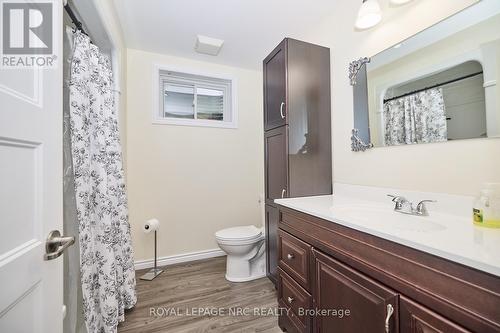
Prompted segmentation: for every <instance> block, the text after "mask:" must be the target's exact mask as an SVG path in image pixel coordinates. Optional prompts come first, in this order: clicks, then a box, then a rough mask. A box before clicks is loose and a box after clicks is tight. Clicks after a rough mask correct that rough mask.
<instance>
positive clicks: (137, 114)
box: [126, 49, 264, 260]
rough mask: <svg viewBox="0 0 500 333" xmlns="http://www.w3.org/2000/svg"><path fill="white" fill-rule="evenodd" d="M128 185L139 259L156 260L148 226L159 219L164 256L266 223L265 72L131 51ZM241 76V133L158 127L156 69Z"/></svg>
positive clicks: (207, 245) (198, 247) (214, 245)
mask: <svg viewBox="0 0 500 333" xmlns="http://www.w3.org/2000/svg"><path fill="white" fill-rule="evenodd" d="M127 63H128V65H127V161H126V163H127V186H128V199H129V213H130V224H131V227H132V238H133V244H134V249H135V259H136V260H143V259H150V258H152V256H153V239H152V235H145V234H144V233H143V232H142V229H141V228H142V225H143V223H144V221H146V220H147V219H150V218H152V217H156V218H158V219H159V220H160V221H161V223H162V225H161V230H160V231H159V235H158V237H159V238H158V241H159V253H158V255H159V256H160V257H163V256H169V255H176V254H181V253H187V252H194V251H199V250H207V249H215V248H217V243H216V242H215V239H214V233H215V232H216V231H217V230H219V229H222V228H227V227H232V226H238V225H249V224H255V225H257V226H259V225H262V207H261V205H260V204H259V197H260V195H261V193H263V191H264V190H263V183H264V180H263V178H264V177H263V165H264V160H263V159H264V156H263V155H264V152H263V146H264V143H263V128H262V122H263V121H262V73H261V72H258V71H252V70H245V69H239V68H234V67H227V66H222V65H216V64H212V63H207V62H200V61H194V60H188V59H184V58H178V57H172V56H167V55H160V54H154V53H148V52H143V51H139V50H132V49H129V50H128V52H127ZM154 64H160V65H164V66H167V67H168V66H174V67H176V68H178V67H180V68H186V69H188V70H191V71H192V70H199V71H201V72H204V73H207V72H208V73H217V74H227V75H230V76H233V77H236V78H237V83H238V87H237V91H238V96H237V98H238V128H237V129H221V128H208V127H187V126H175V125H153V124H152V108H153V107H154V105H153V97H152V96H153V89H157V87H154V86H153V65H154Z"/></svg>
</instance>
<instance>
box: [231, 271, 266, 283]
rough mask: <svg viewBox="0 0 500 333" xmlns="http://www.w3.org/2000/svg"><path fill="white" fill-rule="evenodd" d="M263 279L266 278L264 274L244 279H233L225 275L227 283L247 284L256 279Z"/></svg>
mask: <svg viewBox="0 0 500 333" xmlns="http://www.w3.org/2000/svg"><path fill="white" fill-rule="evenodd" d="M263 277H266V272H264V273H261V274H256V275H255V276H249V277H246V278H236V277H235V278H233V277H230V276H227V274H226V280H228V281H229V282H248V281H253V280H257V279H262V278H263Z"/></svg>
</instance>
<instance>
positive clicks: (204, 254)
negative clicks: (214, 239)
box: [134, 249, 226, 270]
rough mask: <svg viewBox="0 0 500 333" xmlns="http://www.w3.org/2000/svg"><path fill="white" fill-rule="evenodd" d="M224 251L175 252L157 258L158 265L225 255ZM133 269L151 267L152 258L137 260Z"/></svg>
mask: <svg viewBox="0 0 500 333" xmlns="http://www.w3.org/2000/svg"><path fill="white" fill-rule="evenodd" d="M225 255H226V253H225V252H224V251H222V250H221V249H212V250H203V251H197V252H189V253H182V254H175V255H172V256H167V257H161V258H158V266H160V267H161V266H168V265H174V264H180V263H183V262H190V261H196V260H202V259H209V258H215V257H222V256H225ZM134 266H135V269H136V270H138V269H145V268H152V267H153V266H154V259H146V260H138V261H136V262H135V263H134Z"/></svg>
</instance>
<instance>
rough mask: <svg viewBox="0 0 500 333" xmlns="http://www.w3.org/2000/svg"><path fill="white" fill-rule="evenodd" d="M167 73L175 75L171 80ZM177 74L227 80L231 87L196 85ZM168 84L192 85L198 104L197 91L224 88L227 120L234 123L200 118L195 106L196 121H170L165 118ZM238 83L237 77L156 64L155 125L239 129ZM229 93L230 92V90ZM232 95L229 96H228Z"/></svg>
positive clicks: (154, 79) (224, 117)
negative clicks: (165, 93)
mask: <svg viewBox="0 0 500 333" xmlns="http://www.w3.org/2000/svg"><path fill="white" fill-rule="evenodd" d="M165 72H174V75H173V76H172V77H171V78H166V77H165V74H164V73H165ZM175 73H177V74H181V75H182V74H185V75H194V76H202V77H207V78H213V79H219V80H227V81H229V84H228V85H223V84H220V85H218V84H210V83H209V82H207V83H200V82H194V81H196V80H189V79H188V78H182V77H179V76H175ZM165 82H168V83H171V84H184V85H186V84H188V85H192V86H193V87H194V96H195V98H194V99H195V103H196V88H208V89H221V88H224V109H223V119H227V117H230V120H209V119H197V118H196V115H197V108H196V106H195V108H194V112H195V119H182V118H167V117H164V116H162V114H163V112H164V108H163V105H164V104H163V103H164V95H163V89H164V83H165ZM236 86H237V80H236V78H235V77H233V76H231V75H226V74H220V73H217V74H216V73H207V72H202V71H198V70H193V69H185V68H176V67H173V66H164V65H160V64H154V65H153V119H152V123H153V124H158V125H180V126H194V127H215V128H233V129H236V128H238V110H237V91H236ZM228 90H229V91H228ZM228 95H229V96H228ZM227 96H228V97H227Z"/></svg>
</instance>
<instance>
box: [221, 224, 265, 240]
mask: <svg viewBox="0 0 500 333" xmlns="http://www.w3.org/2000/svg"><path fill="white" fill-rule="evenodd" d="M261 235H262V229H259V228H257V227H255V226H253V225H249V226H245V227H234V228H227V229H223V230H219V231H217V232H216V233H215V237H216V238H219V239H240V240H247V239H252V238H257V237H259V236H261Z"/></svg>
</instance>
